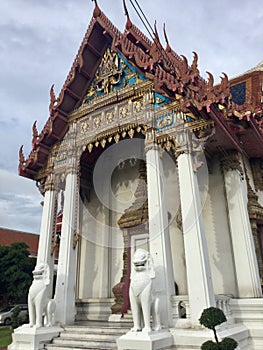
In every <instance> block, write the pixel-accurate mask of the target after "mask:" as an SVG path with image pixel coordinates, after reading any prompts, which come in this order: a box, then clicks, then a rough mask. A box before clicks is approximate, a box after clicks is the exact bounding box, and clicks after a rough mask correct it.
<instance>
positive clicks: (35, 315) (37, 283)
mask: <svg viewBox="0 0 263 350" xmlns="http://www.w3.org/2000/svg"><path fill="white" fill-rule="evenodd" d="M32 274H33V282H32V284H31V287H30V288H29V293H28V311H29V326H30V327H34V326H35V327H37V328H39V327H43V326H44V323H45V326H48V327H51V326H53V315H54V312H55V309H56V304H55V301H54V300H53V299H50V298H49V297H48V295H49V287H50V270H49V266H48V264H46V263H39V264H37V265H36V267H35V269H34V271H33V272H32ZM43 315H44V316H45V322H44V321H43Z"/></svg>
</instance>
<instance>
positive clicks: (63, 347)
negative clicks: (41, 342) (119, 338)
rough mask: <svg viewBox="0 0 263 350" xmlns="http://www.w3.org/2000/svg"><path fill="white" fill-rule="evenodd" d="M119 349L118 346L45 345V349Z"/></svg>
mask: <svg viewBox="0 0 263 350" xmlns="http://www.w3.org/2000/svg"><path fill="white" fill-rule="evenodd" d="M94 349H97V350H98V349H99V350H117V346H116V345H115V346H114V347H98V346H97V345H96V346H89V347H82V346H77V345H76V346H73V347H72V346H65V345H55V344H47V345H46V346H45V350H94Z"/></svg>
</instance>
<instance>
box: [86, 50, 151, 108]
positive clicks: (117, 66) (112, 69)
mask: <svg viewBox="0 0 263 350" xmlns="http://www.w3.org/2000/svg"><path fill="white" fill-rule="evenodd" d="M146 80H147V79H146V78H145V77H144V76H143V75H142V74H141V73H140V72H138V71H137V70H136V69H135V68H134V67H133V66H132V65H131V64H130V63H129V62H128V61H127V60H126V59H125V58H124V57H123V56H122V55H121V54H120V53H117V52H113V51H111V50H110V48H108V49H107V50H106V52H105V54H104V56H103V58H102V61H101V63H100V66H99V68H98V70H97V72H96V75H95V78H94V81H93V83H92V85H91V87H90V88H89V91H88V93H87V95H86V96H85V98H84V103H85V104H87V103H89V102H90V101H92V100H93V99H94V98H95V97H99V96H104V95H106V94H108V93H111V92H113V91H116V90H119V89H122V88H124V87H125V86H127V85H137V84H138V83H140V82H143V81H146Z"/></svg>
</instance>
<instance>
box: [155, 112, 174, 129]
mask: <svg viewBox="0 0 263 350" xmlns="http://www.w3.org/2000/svg"><path fill="white" fill-rule="evenodd" d="M173 125H174V114H173V113H167V114H165V115H162V116H159V117H157V118H156V119H155V128H156V129H157V130H158V131H163V130H167V129H169V128H171V127H172V126H173Z"/></svg>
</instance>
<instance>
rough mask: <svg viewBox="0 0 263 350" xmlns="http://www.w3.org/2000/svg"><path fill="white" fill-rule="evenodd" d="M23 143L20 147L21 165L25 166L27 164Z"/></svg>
mask: <svg viewBox="0 0 263 350" xmlns="http://www.w3.org/2000/svg"><path fill="white" fill-rule="evenodd" d="M23 147H24V146H23V145H22V146H21V147H20V149H19V166H23V165H25V161H26V160H25V156H24V153H23Z"/></svg>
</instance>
